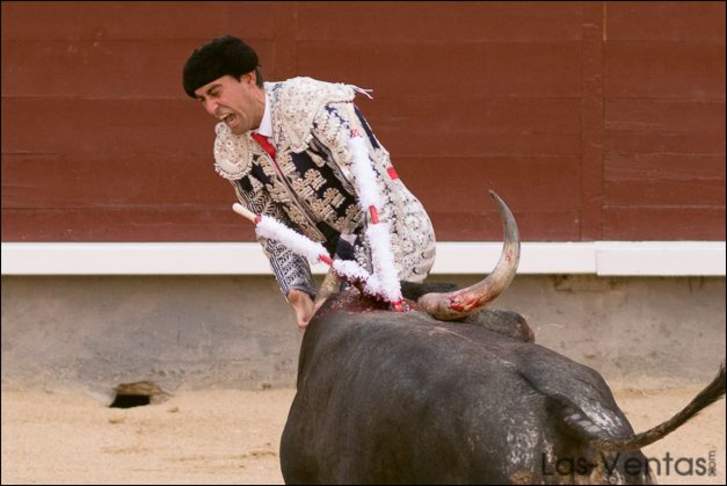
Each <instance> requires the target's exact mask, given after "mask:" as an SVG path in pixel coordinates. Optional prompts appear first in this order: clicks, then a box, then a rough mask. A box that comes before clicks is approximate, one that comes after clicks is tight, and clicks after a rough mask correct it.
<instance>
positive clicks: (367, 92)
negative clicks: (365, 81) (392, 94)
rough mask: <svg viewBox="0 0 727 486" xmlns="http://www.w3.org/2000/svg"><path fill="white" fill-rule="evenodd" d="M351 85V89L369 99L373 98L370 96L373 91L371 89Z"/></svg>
mask: <svg viewBox="0 0 727 486" xmlns="http://www.w3.org/2000/svg"><path fill="white" fill-rule="evenodd" d="M351 87H352V88H353V90H354V91H355V92H357V93H360V94H362V95H364V96H365V97H367V98H368V99H370V100H373V99H374V97H373V96H371V93H373V91H374V90H373V89H371V88H359V87H358V86H354V85H351Z"/></svg>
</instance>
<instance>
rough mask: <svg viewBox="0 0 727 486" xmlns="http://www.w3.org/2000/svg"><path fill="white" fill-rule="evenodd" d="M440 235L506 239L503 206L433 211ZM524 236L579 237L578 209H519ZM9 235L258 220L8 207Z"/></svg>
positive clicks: (206, 229) (209, 212)
mask: <svg viewBox="0 0 727 486" xmlns="http://www.w3.org/2000/svg"><path fill="white" fill-rule="evenodd" d="M430 216H431V218H432V223H433V225H434V228H435V232H436V236H437V239H438V240H439V241H481V240H491V241H502V237H503V236H502V222H501V220H500V217H499V215H498V214H497V211H495V210H487V211H481V212H479V213H476V214H472V213H463V212H441V211H434V212H431V213H430ZM515 217H516V218H517V221H518V225H519V227H520V234H521V238H522V239H523V240H528V241H541V240H542V241H548V240H566V241H568V240H577V238H578V217H577V214H576V213H575V212H572V211H565V212H563V211H554V212H549V211H536V212H519V211H515ZM2 233H3V241H37V242H43V241H59V242H60V241H68V242H70V241H88V242H91V241H116V242H127V241H140V242H142V241H147V242H149V241H160V242H161V241H254V233H253V229H252V226H251V225H250V224H249V223H248V222H247V221H245V220H243V219H242V218H240V217H239V216H237V215H236V214H234V213H233V212H232V211H229V210H226V209H200V210H186V209H169V208H166V209H158V208H121V209H120V208H93V209H68V210H52V209H40V210H36V209H3V210H2Z"/></svg>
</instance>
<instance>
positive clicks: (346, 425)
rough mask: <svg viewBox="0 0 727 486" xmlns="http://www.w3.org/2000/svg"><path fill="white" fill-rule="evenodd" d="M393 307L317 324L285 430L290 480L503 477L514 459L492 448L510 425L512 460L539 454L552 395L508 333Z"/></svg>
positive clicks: (306, 345)
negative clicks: (475, 333)
mask: <svg viewBox="0 0 727 486" xmlns="http://www.w3.org/2000/svg"><path fill="white" fill-rule="evenodd" d="M391 315H392V314H391V313H382V312H370V313H363V314H348V313H341V314H339V315H335V314H334V315H330V314H329V315H328V316H327V318H326V319H325V320H321V321H317V322H313V323H311V327H310V328H309V330H308V331H306V337H305V339H304V343H303V347H302V351H301V361H300V369H299V383H298V393H297V395H296V398H295V400H294V403H293V406H292V407H291V412H290V416H289V419H288V423H287V424H286V428H285V430H284V434H283V440H282V449H281V461H282V463H283V470H284V475H285V477H286V480H288V479H290V481H291V482H295V481H308V482H310V481H323V482H328V481H333V482H341V481H344V482H345V481H350V482H372V481H373V482H421V481H422V480H424V481H425V482H437V481H442V482H462V481H465V482H469V481H476V480H477V478H478V477H479V478H480V479H481V478H482V477H488V478H493V479H498V480H501V481H507V480H508V474H509V473H511V472H512V471H509V470H508V469H512V468H503V467H502V465H503V463H502V461H498V460H497V459H498V457H499V456H500V455H501V453H502V450H503V447H502V441H503V440H507V438H508V434H509V437H510V440H511V441H512V442H514V443H515V444H516V445H517V447H515V449H514V452H513V457H514V459H515V460H514V462H515V463H517V465H521V464H525V463H532V462H533V461H532V459H533V458H532V457H528V454H529V453H531V451H532V450H535V449H536V448H538V446H544V444H543V443H542V442H543V439H542V435H543V434H542V432H543V430H542V429H543V427H542V426H537V424H542V423H544V422H546V420H547V417H546V416H545V404H544V400H543V397H542V396H541V395H539V394H538V393H536V392H534V391H533V390H532V389H531V388H530V387H529V386H528V385H527V383H526V382H525V381H523V380H522V379H521V378H520V377H519V375H518V374H517V370H516V366H515V364H514V363H512V362H509V361H508V360H507V359H506V358H504V357H503V355H506V354H507V353H506V352H505V351H506V350H505V349H504V348H503V346H505V343H504V342H499V343H498V337H497V335H495V334H493V335H492V337H491V338H492V341H491V342H490V343H485V344H483V342H482V341H481V339H482V338H481V337H480V338H479V341H478V340H475V339H473V338H472V337H468V336H466V335H465V334H463V333H462V332H461V331H462V330H463V328H462V327H461V326H462V325H459V326H460V327H457V326H458V325H451V324H445V323H441V324H442V325H438V324H437V325H434V326H433V325H432V323H431V320H430V319H428V318H426V317H424V316H422V315H420V314H418V313H409V314H407V318H406V319H397V320H395V321H393V322H392V320H391ZM493 396H496V397H497V400H493V399H492V397H493ZM513 416H516V417H520V418H519V419H518V420H516V421H513V420H511V418H512V417H513ZM540 449H541V450H542V447H540ZM303 451H305V452H303ZM311 476H315V478H313V477H311Z"/></svg>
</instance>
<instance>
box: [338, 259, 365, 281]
mask: <svg viewBox="0 0 727 486" xmlns="http://www.w3.org/2000/svg"><path fill="white" fill-rule="evenodd" d="M333 270H334V271H335V272H336V273H338V274H339V275H342V276H343V277H345V279H346V280H347V281H349V282H362V283H363V282H366V281H367V280H368V279H369V278H370V277H371V275H369V272H367V271H366V270H365V269H363V268H361V265H359V264H358V263H356V262H355V261H353V260H333Z"/></svg>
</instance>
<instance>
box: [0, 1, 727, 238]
mask: <svg viewBox="0 0 727 486" xmlns="http://www.w3.org/2000/svg"><path fill="white" fill-rule="evenodd" d="M224 33H231V34H233V35H237V36H239V37H241V38H243V39H245V40H247V41H249V42H250V43H251V44H252V45H253V46H254V47H256V48H257V50H258V52H259V54H260V57H261V59H262V64H263V69H264V72H265V75H266V78H267V79H269V80H280V79H285V78H288V77H292V76H297V75H306V76H311V77H315V78H319V79H323V80H327V81H344V82H351V83H354V84H357V85H359V86H362V87H366V88H374V96H375V100H374V101H367V100H365V99H362V100H361V101H360V106H361V107H362V109H363V110H364V112H365V113H366V114H367V116H368V117H369V119H370V121H371V123H372V125H373V126H374V129H375V130H376V133H377V135H378V136H379V138H380V139H381V141H382V142H383V143H384V145H385V146H386V147H387V148H388V149H389V151H390V152H391V154H392V158H393V161H394V164H395V165H396V167H397V169H398V171H399V173H400V175H401V176H402V178H403V180H404V181H405V183H406V184H407V185H408V186H409V187H410V188H411V189H412V190H413V191H414V193H415V194H417V195H418V196H419V198H420V199H421V200H422V201H423V202H424V204H425V206H426V207H427V208H428V210H429V212H430V214H431V216H432V219H433V221H434V225H435V229H436V231H437V236H438V239H439V240H440V241H444V240H499V239H500V237H501V229H500V223H499V220H498V218H497V216H496V213H495V212H494V206H493V203H492V201H491V200H490V199H489V198H487V197H486V189H489V188H492V189H494V190H495V191H497V192H498V193H499V194H500V195H501V196H503V197H504V198H505V199H506V201H507V202H508V203H509V204H510V206H511V207H512V208H513V210H514V212H515V215H516V217H517V219H518V222H519V224H520V228H521V234H522V237H523V239H524V240H569V241H581V240H583V241H588V240H661V239H665V240H681V239H698V240H723V239H725V169H724V162H725V109H724V107H725V104H724V96H725V95H724V91H725V61H724V55H725V52H724V51H725V7H724V3H721V2H714V3H709V2H705V3H693V2H689V3H687V2H685V3H681V4H680V3H672V2H670V3H659V2H644V3H622V2H615V3H611V2H605V3H596V2H593V3H582V4H579V3H571V2H564V3H540V2H534V3H531V4H527V3H520V2H517V3H516V2H513V3H501V4H498V3H478V4H475V3H462V4H457V3H451V2H446V3H438V4H437V3H425V4H417V3H413V2H407V3H393V4H390V5H387V4H381V3H375V4H373V3H362V4H350V5H349V4H327V3H326V4H315V3H308V2H305V3H269V4H268V3H254V4H246V3H217V4H216V3H203V4H202V3H199V4H183V5H176V6H175V5H173V4H171V3H169V4H167V3H128V4H127V3H116V4H114V3H103V4H86V3H84V4H72V3H45V4H44V3H38V2H35V3H23V2H3V4H2V122H3V123H2V240H3V241H234V240H251V239H252V230H251V228H250V226H249V225H248V223H246V222H245V221H243V220H242V219H241V218H239V216H236V215H235V214H234V213H233V212H232V211H231V210H230V205H231V203H232V202H233V201H234V196H233V193H232V190H231V188H230V187H229V185H228V184H227V182H225V181H223V180H222V179H221V178H219V177H218V176H217V175H216V174H215V173H214V171H213V170H212V141H213V131H212V129H213V125H214V120H213V119H212V118H210V117H209V116H208V115H206V113H204V112H203V110H202V108H201V106H199V105H198V104H197V103H196V102H194V101H192V100H190V99H189V98H187V97H186V96H185V94H184V92H183V90H182V88H181V81H180V78H181V74H180V73H181V68H182V65H183V64H184V62H185V60H186V59H187V57H188V56H189V54H190V53H191V51H192V50H193V48H194V47H196V46H198V45H199V44H201V43H203V42H205V41H207V40H209V39H210V38H212V37H216V36H218V35H221V34H224Z"/></svg>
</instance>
